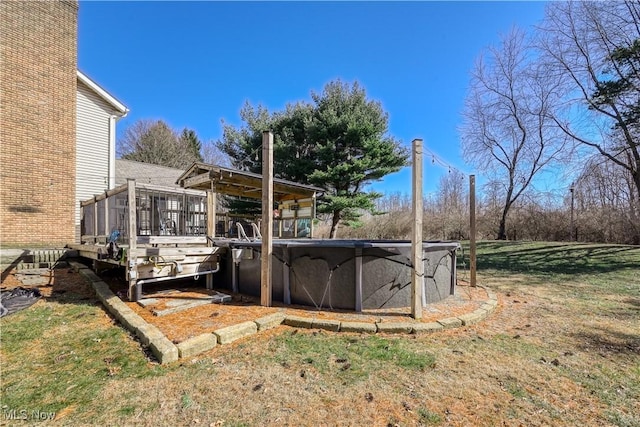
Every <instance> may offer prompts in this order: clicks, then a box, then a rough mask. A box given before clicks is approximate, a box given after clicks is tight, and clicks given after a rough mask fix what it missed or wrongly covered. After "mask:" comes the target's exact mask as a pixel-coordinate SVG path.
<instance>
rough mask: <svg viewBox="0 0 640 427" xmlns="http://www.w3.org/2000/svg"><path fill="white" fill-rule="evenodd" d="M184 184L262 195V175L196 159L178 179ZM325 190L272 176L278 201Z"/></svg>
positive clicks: (234, 193) (308, 196)
mask: <svg viewBox="0 0 640 427" xmlns="http://www.w3.org/2000/svg"><path fill="white" fill-rule="evenodd" d="M176 182H177V184H179V185H180V186H181V187H184V188H190V189H197V190H211V189H213V190H214V191H215V192H216V193H220V194H229V195H232V196H242V197H249V198H253V199H260V198H262V175H260V174H257V173H253V172H246V171H241V170H237V169H231V168H226V167H223V166H218V165H211V164H206V163H201V162H195V163H193V164H192V165H191V166H190V167H189V169H187V170H186V171H185V172H184V173H183V174H182V175H181V176H180V177H179V178H178V180H177V181H176ZM324 192H325V190H324V189H322V188H319V187H314V186H311V185H304V184H298V183H296V182H293V181H287V180H284V179H277V178H274V179H273V197H274V200H275V201H278V202H279V201H283V200H290V199H306V198H313V197H316V196H318V195H319V194H322V193H324Z"/></svg>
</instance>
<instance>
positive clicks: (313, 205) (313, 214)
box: [309, 192, 316, 239]
mask: <svg viewBox="0 0 640 427" xmlns="http://www.w3.org/2000/svg"><path fill="white" fill-rule="evenodd" d="M314 219H316V193H315V192H314V193H313V196H312V197H311V220H310V221H309V238H311V239H313V238H314V237H315V227H314V226H313V220H314Z"/></svg>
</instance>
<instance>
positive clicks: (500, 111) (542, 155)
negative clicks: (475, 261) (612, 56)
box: [461, 29, 567, 239]
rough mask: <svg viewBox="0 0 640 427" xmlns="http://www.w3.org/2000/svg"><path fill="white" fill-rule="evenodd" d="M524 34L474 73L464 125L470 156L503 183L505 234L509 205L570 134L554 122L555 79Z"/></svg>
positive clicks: (513, 35) (515, 33)
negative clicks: (540, 64) (538, 61)
mask: <svg viewBox="0 0 640 427" xmlns="http://www.w3.org/2000/svg"><path fill="white" fill-rule="evenodd" d="M531 55H532V50H531V49H530V48H529V47H528V46H527V45H526V43H525V36H524V33H523V32H522V31H520V30H517V29H514V30H512V31H511V32H510V33H509V34H508V35H506V36H505V37H504V38H503V40H502V45H501V46H500V47H499V48H495V47H491V48H489V50H488V52H487V55H486V58H482V57H481V58H480V60H478V62H477V64H476V66H475V68H474V70H473V72H472V78H471V84H470V89H469V93H468V95H467V98H466V102H465V106H464V111H463V124H462V127H461V137H462V147H463V153H464V157H465V160H466V161H468V162H470V163H472V164H474V165H475V166H476V167H477V168H478V169H480V170H484V171H487V172H488V173H490V174H492V175H493V176H492V177H491V178H492V179H493V180H495V181H498V182H500V183H501V185H502V190H503V192H504V193H503V194H504V197H503V205H502V210H501V216H500V221H499V226H498V231H497V238H498V239H506V237H507V235H506V223H507V216H508V214H509V210H510V209H511V207H512V206H513V204H514V203H515V202H516V201H517V200H518V198H519V197H520V196H521V195H522V193H523V192H524V191H525V190H526V189H527V187H529V186H530V184H531V182H532V180H533V178H534V177H535V176H536V175H537V174H538V173H539V172H540V171H541V170H542V169H543V168H545V167H546V166H548V165H550V164H551V163H552V162H553V161H554V160H556V159H557V158H558V157H559V155H560V154H561V153H562V150H563V148H564V146H565V143H566V140H567V138H566V136H563V135H561V134H560V133H559V132H558V131H557V129H556V128H555V127H554V126H552V125H553V122H552V121H551V120H550V119H549V116H550V111H551V109H552V108H554V107H555V101H556V98H555V95H554V94H555V91H556V87H555V83H554V81H553V80H551V79H549V78H548V76H547V75H546V74H545V72H544V70H541V69H540V68H539V67H538V66H537V64H536V62H535V61H533V60H532V58H531Z"/></svg>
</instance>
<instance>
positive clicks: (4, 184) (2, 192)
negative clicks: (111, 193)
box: [0, 0, 78, 247]
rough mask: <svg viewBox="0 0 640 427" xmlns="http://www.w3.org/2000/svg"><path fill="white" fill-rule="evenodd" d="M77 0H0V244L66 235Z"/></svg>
mask: <svg viewBox="0 0 640 427" xmlns="http://www.w3.org/2000/svg"><path fill="white" fill-rule="evenodd" d="M77 19H78V3H77V1H64V0H62V1H60V0H57V1H47V2H34V1H11V0H9V1H6V0H3V1H2V2H0V40H2V42H1V43H0V64H2V65H1V68H0V73H1V74H0V245H1V246H2V247H19V246H21V247H37V246H40V247H42V246H47V247H60V246H64V245H65V244H66V243H69V242H73V240H74V209H75V174H76V85H77V77H76V70H77Z"/></svg>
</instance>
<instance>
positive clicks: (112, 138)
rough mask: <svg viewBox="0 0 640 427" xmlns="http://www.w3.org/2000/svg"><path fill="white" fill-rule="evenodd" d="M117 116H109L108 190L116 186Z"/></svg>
mask: <svg viewBox="0 0 640 427" xmlns="http://www.w3.org/2000/svg"><path fill="white" fill-rule="evenodd" d="M118 118H119V117H118V116H109V179H108V188H109V190H111V189H112V188H115V186H116V121H117V120H118Z"/></svg>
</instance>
